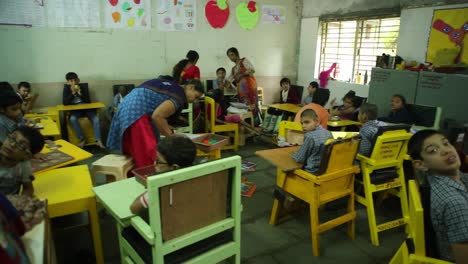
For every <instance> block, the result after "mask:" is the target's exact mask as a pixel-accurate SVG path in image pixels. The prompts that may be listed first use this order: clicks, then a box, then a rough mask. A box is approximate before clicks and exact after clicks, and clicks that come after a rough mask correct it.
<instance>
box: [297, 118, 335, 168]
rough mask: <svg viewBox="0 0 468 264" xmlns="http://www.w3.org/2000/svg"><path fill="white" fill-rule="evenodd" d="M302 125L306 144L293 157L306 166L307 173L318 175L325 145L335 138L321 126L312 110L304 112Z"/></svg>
mask: <svg viewBox="0 0 468 264" xmlns="http://www.w3.org/2000/svg"><path fill="white" fill-rule="evenodd" d="M301 124H302V130H304V132H305V134H304V144H303V145H302V146H301V147H300V148H299V150H298V151H297V152H295V153H294V154H293V155H292V158H293V159H294V160H295V161H296V162H299V163H303V164H305V165H304V169H305V170H306V171H308V172H310V173H316V172H317V171H318V169H319V166H320V159H321V155H322V149H323V145H324V144H325V142H326V141H327V139H330V138H333V136H332V134H331V132H330V131H328V130H326V129H324V128H323V127H322V126H321V125H320V123H319V120H318V116H317V114H316V113H315V111H314V110H312V109H306V110H305V111H304V112H302V114H301Z"/></svg>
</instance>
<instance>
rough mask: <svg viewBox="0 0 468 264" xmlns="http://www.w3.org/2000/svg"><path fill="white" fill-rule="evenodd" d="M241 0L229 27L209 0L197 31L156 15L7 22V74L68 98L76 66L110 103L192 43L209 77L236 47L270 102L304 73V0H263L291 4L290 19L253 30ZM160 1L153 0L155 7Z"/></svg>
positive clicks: (3, 29)
mask: <svg viewBox="0 0 468 264" xmlns="http://www.w3.org/2000/svg"><path fill="white" fill-rule="evenodd" d="M240 2H241V1H240V0H233V1H229V4H230V7H231V14H230V17H229V20H228V23H227V25H226V26H225V27H224V28H223V29H213V28H211V26H209V25H208V23H207V22H206V18H205V16H204V3H205V1H203V4H202V1H200V2H198V3H199V4H198V5H197V11H198V14H197V30H196V32H193V33H192V32H161V31H159V30H157V19H156V18H155V16H153V18H152V29H151V30H149V31H128V30H110V29H74V28H49V27H44V28H40V27H32V28H24V27H17V26H0V38H1V39H2V43H1V46H2V47H1V50H2V52H1V54H0V59H1V61H2V63H1V64H0V80H6V81H9V82H11V83H14V84H15V83H18V82H19V81H23V80H26V81H30V82H31V83H32V84H33V89H34V92H37V93H39V94H40V97H39V98H38V101H37V106H48V105H56V104H60V103H61V93H62V87H63V82H64V81H65V80H64V76H65V73H66V72H68V71H75V72H77V73H78V74H79V76H80V79H81V80H82V81H83V82H88V83H89V85H90V88H91V95H92V96H93V98H94V100H98V101H102V102H105V103H110V102H111V100H112V94H111V93H112V92H111V86H112V84H116V83H135V84H139V83H141V82H143V81H145V80H147V79H150V78H153V77H155V76H158V75H160V74H169V73H171V69H172V67H173V65H174V64H175V63H177V62H178V61H179V60H181V59H183V58H184V57H185V54H186V53H187V51H188V50H190V49H194V50H197V51H198V52H199V54H200V60H199V61H198V64H197V65H198V66H199V67H200V69H201V74H202V79H211V78H214V76H215V70H216V69H217V68H218V67H225V68H226V69H228V70H229V69H230V68H231V67H232V66H233V64H232V62H230V61H229V59H228V58H227V56H226V50H227V49H228V48H229V47H232V46H234V47H237V48H238V49H239V52H240V55H241V56H245V57H247V58H248V59H249V60H250V61H251V62H252V63H253V65H254V66H255V68H256V73H255V75H256V77H257V80H258V85H259V86H262V87H264V88H265V102H266V103H269V102H272V101H273V100H274V98H273V97H274V96H276V94H277V91H278V90H279V84H278V83H279V80H280V79H281V77H282V76H287V77H290V78H292V79H293V80H295V79H296V77H297V58H298V56H297V50H298V49H297V48H298V39H299V37H298V36H299V32H300V27H299V21H300V16H301V12H302V0H270V1H262V2H261V3H260V2H259V7H260V8H261V4H269V5H282V6H285V7H286V24H284V25H273V24H261V23H260V22H259V24H258V25H257V26H256V27H255V28H254V29H253V30H250V31H247V30H244V29H241V28H240V26H239V24H238V23H237V20H236V19H235V7H236V6H237V4H239V3H240ZM156 4H157V1H156V0H152V10H153V15H154V14H155V12H154V11H155V10H156V6H157V5H156Z"/></svg>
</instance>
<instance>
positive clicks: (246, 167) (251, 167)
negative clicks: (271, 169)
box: [242, 160, 257, 172]
mask: <svg viewBox="0 0 468 264" xmlns="http://www.w3.org/2000/svg"><path fill="white" fill-rule="evenodd" d="M256 166H257V164H255V163H253V162H251V161H246V160H243V161H242V171H243V172H245V171H255V168H256Z"/></svg>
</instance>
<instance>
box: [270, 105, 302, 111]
mask: <svg viewBox="0 0 468 264" xmlns="http://www.w3.org/2000/svg"><path fill="white" fill-rule="evenodd" d="M268 107H273V108H276V109H279V110H283V111H288V112H291V113H297V112H299V110H300V109H301V107H300V106H299V105H295V104H271V105H269V106H268Z"/></svg>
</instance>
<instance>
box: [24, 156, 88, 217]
mask: <svg viewBox="0 0 468 264" xmlns="http://www.w3.org/2000/svg"><path fill="white" fill-rule="evenodd" d="M33 186H34V194H35V195H36V196H37V197H38V198H40V199H47V205H48V207H49V208H50V207H51V206H53V205H55V204H60V203H63V202H69V201H77V200H81V199H88V198H90V197H94V193H93V191H92V187H93V185H92V183H91V176H90V174H89V169H88V165H79V166H72V167H66V168H60V169H55V170H50V171H46V172H44V173H41V175H39V176H38V177H36V179H35V180H34V181H33Z"/></svg>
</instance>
